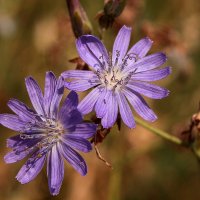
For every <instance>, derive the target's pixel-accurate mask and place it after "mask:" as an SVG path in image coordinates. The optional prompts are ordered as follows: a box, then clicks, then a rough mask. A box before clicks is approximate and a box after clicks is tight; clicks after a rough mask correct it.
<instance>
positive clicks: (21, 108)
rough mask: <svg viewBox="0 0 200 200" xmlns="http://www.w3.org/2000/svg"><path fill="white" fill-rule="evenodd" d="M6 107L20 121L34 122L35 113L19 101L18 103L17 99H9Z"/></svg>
mask: <svg viewBox="0 0 200 200" xmlns="http://www.w3.org/2000/svg"><path fill="white" fill-rule="evenodd" d="M8 107H9V108H10V109H11V110H12V111H13V112H15V113H16V114H17V115H18V116H19V118H20V119H21V120H22V121H25V122H31V121H35V117H36V116H35V112H34V111H33V110H31V109H30V108H29V107H28V106H26V105H25V104H24V103H22V102H21V101H18V100H17V99H11V100H9V101H8Z"/></svg>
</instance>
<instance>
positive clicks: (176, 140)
mask: <svg viewBox="0 0 200 200" xmlns="http://www.w3.org/2000/svg"><path fill="white" fill-rule="evenodd" d="M135 121H136V122H137V123H138V124H140V125H141V126H143V127H144V128H146V129H148V130H150V131H151V132H153V133H155V134H156V135H159V136H160V137H162V138H164V139H166V140H168V141H171V142H173V143H175V144H178V145H182V144H183V143H182V141H181V140H180V139H179V138H177V137H175V136H173V135H171V134H169V133H167V132H165V131H162V130H160V129H158V128H154V127H152V126H150V125H149V124H147V123H146V122H144V121H142V120H140V119H139V118H137V117H135Z"/></svg>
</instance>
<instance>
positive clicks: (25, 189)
mask: <svg viewBox="0 0 200 200" xmlns="http://www.w3.org/2000/svg"><path fill="white" fill-rule="evenodd" d="M81 2H82V5H83V7H84V8H85V10H86V11H87V14H88V17H89V18H90V20H91V22H92V25H93V27H94V33H95V35H97V36H99V35H100V34H99V27H98V22H97V20H96V19H95V16H96V14H97V12H98V11H99V10H102V8H103V0H96V1H89V0H82V1H81ZM199 19H200V3H199V0H190V1H189V0H165V1H160V0H127V3H126V7H125V9H124V11H123V12H122V14H121V15H120V17H118V18H117V20H116V22H115V23H114V25H113V27H112V28H111V29H108V30H107V31H105V33H104V38H103V40H104V42H105V44H106V46H107V47H108V49H110V50H111V49H112V44H113V41H114V38H115V36H116V34H117V31H118V29H119V28H120V27H121V26H122V25H123V24H126V25H129V26H132V27H133V32H132V42H131V43H132V44H133V43H135V42H136V41H137V40H139V39H140V38H142V37H143V36H147V35H148V36H149V37H150V38H151V39H152V40H153V41H154V46H153V48H152V50H151V52H156V51H164V52H165V53H167V55H168V58H169V59H168V63H167V64H168V65H171V66H172V67H173V73H172V75H171V76H170V77H168V78H167V79H166V80H162V81H159V85H162V86H164V87H167V88H169V89H170V91H171V94H170V96H169V97H167V98H166V99H163V100H153V101H152V100H149V99H148V100H147V101H148V103H149V104H150V105H151V107H152V108H153V109H154V110H155V112H156V113H157V115H158V117H159V118H158V120H157V122H156V123H154V124H153V126H155V127H159V128H161V129H164V130H166V131H169V132H170V133H173V134H178V133H179V132H180V131H181V129H183V127H185V126H187V124H188V122H189V120H190V118H191V116H192V114H193V113H195V112H196V111H197V109H198V102H199V100H200V84H199V83H200V81H199V80H200V45H199V44H200V23H199ZM74 42H75V38H74V36H73V32H72V29H71V25H70V20H69V15H68V11H67V7H66V2H65V0H62V1H53V0H48V1H39V0H29V1H25V0H15V1H9V0H0V113H4V112H10V111H9V110H8V108H7V106H6V103H7V101H8V100H9V99H10V98H17V99H20V100H22V101H24V102H25V103H27V104H28V105H30V102H29V99H28V95H27V92H26V89H25V85H24V78H25V77H26V76H29V75H32V76H33V77H34V78H35V79H37V80H38V81H39V83H40V85H41V86H42V88H43V85H44V75H45V72H46V71H47V70H51V71H53V72H54V73H55V74H56V75H57V76H58V75H59V74H60V73H61V72H63V71H65V70H67V69H73V68H74V67H75V64H72V63H70V62H69V59H72V58H74V57H76V56H77V52H76V49H75V43H74ZM0 133H1V141H0V144H1V145H0V200H1V199H2V200H46V199H63V200H102V199H105V200H121V199H123V200H148V199H155V200H160V199H162V200H177V199H181V200H198V199H200V164H199V163H198V162H197V160H196V158H195V157H194V155H193V154H192V153H191V152H190V151H187V150H186V149H184V148H181V147H178V146H176V145H174V144H171V143H169V142H166V141H164V140H163V139H162V138H159V137H158V136H155V135H153V134H152V133H150V132H149V131H147V130H145V129H144V128H142V127H140V126H139V125H138V126H137V128H136V129H133V130H129V129H127V128H126V127H125V126H122V130H121V131H120V132H119V131H118V130H117V128H116V127H115V128H114V129H113V130H112V133H111V134H110V135H108V137H107V138H106V140H105V141H104V142H103V143H102V144H100V145H99V149H100V150H101V153H102V154H103V155H104V157H106V159H107V160H108V161H110V162H111V163H112V165H113V168H114V169H113V170H111V169H109V168H108V167H106V166H105V164H104V163H103V162H101V161H100V160H98V159H97V157H96V154H95V152H94V151H93V152H91V153H89V154H86V155H84V158H85V159H86V161H87V164H88V171H89V172H88V174H87V176H85V177H81V176H80V175H79V174H78V173H77V172H75V171H74V170H73V169H72V168H71V167H70V166H69V165H68V164H67V163H65V179H64V182H63V185H62V188H61V191H60V194H59V195H58V196H57V197H52V196H50V194H49V191H48V184H47V178H46V170H43V171H42V172H41V173H40V174H39V176H38V177H37V178H36V179H35V180H34V181H32V182H30V183H28V184H26V185H21V184H20V183H18V182H17V181H16V179H15V176H16V174H17V172H18V170H19V169H20V167H21V166H22V164H23V163H24V160H23V161H21V162H19V163H15V164H10V165H7V164H5V163H4V160H3V156H4V155H5V153H6V152H8V151H9V149H8V148H6V138H7V137H9V136H11V135H14V134H15V133H14V132H13V131H10V130H8V129H6V128H3V127H0Z"/></svg>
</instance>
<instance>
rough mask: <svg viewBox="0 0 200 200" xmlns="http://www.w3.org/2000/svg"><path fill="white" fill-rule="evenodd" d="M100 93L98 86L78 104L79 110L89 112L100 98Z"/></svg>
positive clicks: (83, 112) (84, 112)
mask: <svg viewBox="0 0 200 200" xmlns="http://www.w3.org/2000/svg"><path fill="white" fill-rule="evenodd" d="M99 95H100V88H99V87H97V88H95V89H93V90H92V91H91V92H90V93H89V94H88V95H87V96H86V97H85V98H84V99H83V100H82V101H81V102H80V103H79V105H78V110H79V111H80V112H81V113H82V114H83V115H85V114H88V113H90V112H91V111H92V110H93V108H94V105H95V103H96V101H97V99H98V98H99Z"/></svg>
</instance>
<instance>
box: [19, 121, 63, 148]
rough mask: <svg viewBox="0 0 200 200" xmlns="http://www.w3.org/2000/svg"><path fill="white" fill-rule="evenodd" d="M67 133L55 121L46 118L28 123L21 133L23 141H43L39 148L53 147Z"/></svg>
mask: <svg viewBox="0 0 200 200" xmlns="http://www.w3.org/2000/svg"><path fill="white" fill-rule="evenodd" d="M64 132H65V130H64V128H63V126H62V124H61V123H60V122H59V121H57V120H53V119H48V118H44V119H43V121H35V122H34V123H32V122H31V123H28V124H27V126H26V127H24V129H23V130H22V131H21V134H20V138H21V139H24V140H25V139H41V142H39V143H38V144H37V145H38V146H42V147H43V146H45V145H47V146H48V145H53V144H55V143H57V142H58V141H59V140H60V135H61V134H63V133H64Z"/></svg>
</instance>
